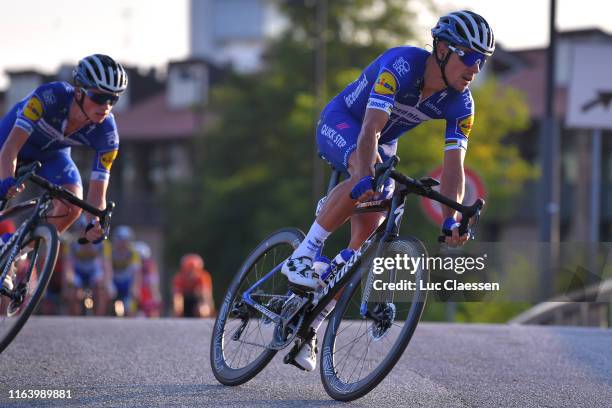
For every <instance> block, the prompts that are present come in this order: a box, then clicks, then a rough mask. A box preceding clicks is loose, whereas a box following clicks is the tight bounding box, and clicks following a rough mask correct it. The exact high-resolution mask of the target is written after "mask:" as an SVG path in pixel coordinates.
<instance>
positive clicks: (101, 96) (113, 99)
mask: <svg viewBox="0 0 612 408" xmlns="http://www.w3.org/2000/svg"><path fill="white" fill-rule="evenodd" d="M83 91H84V92H85V95H87V97H88V98H89V99H91V101H92V102H93V103H95V104H96V105H106V104H109V105H110V106H113V105H114V104H116V103H117V101H118V100H119V95H115V94H109V93H99V92H93V91H88V90H83Z"/></svg>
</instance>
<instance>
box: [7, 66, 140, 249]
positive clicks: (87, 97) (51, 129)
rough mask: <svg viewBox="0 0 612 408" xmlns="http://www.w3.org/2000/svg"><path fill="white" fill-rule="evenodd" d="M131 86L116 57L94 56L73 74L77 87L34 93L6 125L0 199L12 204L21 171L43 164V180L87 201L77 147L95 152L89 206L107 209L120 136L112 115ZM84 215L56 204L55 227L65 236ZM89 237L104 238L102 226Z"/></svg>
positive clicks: (95, 225) (93, 222)
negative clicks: (30, 164) (73, 154)
mask: <svg viewBox="0 0 612 408" xmlns="http://www.w3.org/2000/svg"><path fill="white" fill-rule="evenodd" d="M127 84H128V78H127V74H126V72H125V69H124V68H123V67H122V66H121V64H118V63H117V62H115V61H114V60H113V59H112V58H111V57H109V56H107V55H102V54H94V55H90V56H87V57H85V58H83V59H82V60H81V61H79V63H78V65H77V66H76V67H75V69H74V70H73V84H69V83H67V82H50V83H46V84H43V85H41V86H39V87H38V88H36V89H35V90H34V91H32V92H31V93H30V94H29V95H28V96H26V97H25V98H24V99H23V100H22V101H21V102H19V103H17V104H16V105H15V106H14V107H13V108H12V109H11V110H10V111H9V112H8V113H7V114H6V116H5V117H4V118H2V120H1V121H0V147H1V149H0V199H3V198H11V197H13V196H14V195H15V194H16V193H18V192H19V191H21V189H22V188H23V186H16V185H15V178H14V177H15V169H16V167H17V165H18V164H20V163H24V162H32V161H40V162H41V163H42V168H41V169H40V170H38V174H39V175H40V176H42V177H44V178H45V179H47V180H48V181H50V182H52V183H54V184H57V185H61V186H63V187H64V188H66V189H68V190H70V191H71V192H73V193H74V194H76V195H77V196H78V197H82V196H83V187H82V182H81V176H80V174H79V171H78V169H77V167H76V165H75V164H74V162H73V161H72V158H71V157H70V149H71V148H72V146H76V145H85V146H88V147H90V148H91V149H93V150H94V151H95V159H94V163H93V168H92V172H91V177H90V182H89V188H88V192H87V202H89V203H90V204H91V205H93V206H94V207H96V208H100V209H104V208H105V207H106V190H107V187H108V180H109V177H110V170H111V166H112V164H113V161H114V159H115V157H116V156H117V152H118V149H119V134H118V133H117V126H116V124H115V119H114V117H113V115H112V114H111V109H112V107H113V105H114V104H115V103H116V102H117V101H118V100H119V97H120V95H121V94H122V93H123V92H124V91H125V89H126V88H127ZM80 214H81V209H80V208H78V207H76V206H74V205H72V204H68V203H65V202H60V201H58V200H54V203H53V210H52V214H51V217H49V221H50V222H51V223H53V224H54V225H55V226H56V227H57V229H58V231H59V232H60V233H61V232H63V231H65V230H66V229H67V228H68V227H69V226H70V225H71V224H72V223H73V222H74V221H75V220H76V219H77V218H78V217H79V215H80ZM87 216H88V220H89V224H88V226H87V228H86V231H85V237H86V238H87V239H88V240H89V241H92V242H93V241H97V240H99V239H101V237H102V235H103V231H102V228H101V227H100V223H99V221H98V220H97V219H96V218H90V216H89V214H88V215H87Z"/></svg>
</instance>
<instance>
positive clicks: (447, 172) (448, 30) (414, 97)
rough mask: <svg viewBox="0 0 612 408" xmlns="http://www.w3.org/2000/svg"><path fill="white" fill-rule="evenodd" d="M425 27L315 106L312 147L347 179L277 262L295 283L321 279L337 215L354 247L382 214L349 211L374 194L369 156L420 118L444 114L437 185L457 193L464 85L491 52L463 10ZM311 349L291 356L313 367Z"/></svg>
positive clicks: (457, 196) (388, 149)
mask: <svg viewBox="0 0 612 408" xmlns="http://www.w3.org/2000/svg"><path fill="white" fill-rule="evenodd" d="M431 34H432V37H433V52H432V53H430V52H428V51H426V50H424V49H421V48H417V47H409V46H401V47H396V48H391V49H389V50H387V51H386V52H384V53H383V54H381V55H380V56H379V57H377V58H376V59H375V60H374V61H372V63H371V64H370V65H369V66H367V67H366V68H365V70H364V71H363V72H362V73H361V74H360V75H359V77H358V78H357V79H356V80H355V81H354V82H352V83H351V84H349V85H348V86H347V87H346V88H345V89H344V90H343V91H342V92H341V93H340V94H338V95H337V96H336V97H334V98H333V99H332V100H331V101H330V102H329V104H328V105H327V106H326V107H325V109H324V110H323V112H322V114H321V119H320V120H319V123H318V126H317V143H318V148H319V153H320V155H321V156H322V157H323V158H324V159H325V160H327V161H328V162H329V163H330V164H331V165H332V166H333V167H334V168H335V169H336V170H339V171H341V172H344V173H345V174H346V175H348V179H347V180H345V181H343V182H342V183H340V184H338V186H336V187H335V188H334V189H333V190H332V191H331V192H330V194H329V195H328V196H327V199H326V201H325V203H324V204H323V205H322V208H321V210H320V212H319V214H318V216H317V218H316V221H315V222H314V223H313V225H312V227H311V228H310V230H309V232H308V234H307V235H306V238H305V239H304V241H303V242H302V243H301V244H300V245H299V247H298V248H297V249H296V250H295V251H294V253H293V254H292V255H291V257H290V258H289V259H288V260H287V262H286V263H285V264H284V265H283V268H282V271H283V273H284V274H285V275H287V277H288V279H289V281H290V283H291V285H293V286H294V287H296V288H297V289H301V290H314V289H315V288H316V287H317V286H319V285H321V282H320V276H319V274H318V273H317V272H316V271H315V270H314V268H313V262H314V261H315V257H316V256H317V253H318V252H319V250H320V248H321V247H322V246H323V243H324V242H325V240H326V238H327V237H328V236H329V235H330V234H331V233H332V232H333V231H335V230H336V229H338V228H339V227H340V226H341V225H342V224H344V222H346V221H347V220H348V219H350V220H351V242H350V244H349V251H350V250H351V249H352V250H355V249H357V248H359V247H360V246H361V245H362V243H363V241H365V239H366V238H367V237H368V236H369V235H370V234H371V233H372V232H373V231H374V230H375V229H376V227H377V226H378V225H379V224H380V223H381V222H382V217H383V216H384V215H382V214H381V213H365V214H360V215H352V211H353V208H354V207H355V206H356V204H357V203H358V202H362V201H367V200H370V199H373V198H376V197H377V196H379V192H377V191H374V186H373V174H374V164H375V163H376V162H381V161H384V160H385V159H387V158H389V157H390V156H392V155H394V154H395V153H396V151H397V140H398V138H399V137H400V136H401V135H402V134H404V133H406V132H408V131H410V130H411V129H412V128H414V127H415V126H417V125H419V124H420V123H422V122H425V121H427V120H430V119H441V120H444V121H445V122H446V131H445V134H444V141H443V142H442V141H441V143H440V145H441V147H442V145H443V146H444V147H443V148H444V151H445V154H444V171H443V173H442V176H441V186H440V192H441V193H442V194H444V195H445V196H447V197H449V198H451V199H452V200H455V201H459V202H460V201H461V200H462V199H463V194H464V172H463V161H464V157H465V153H466V150H467V146H468V137H469V135H470V131H471V130H472V125H473V123H474V111H475V108H474V100H473V99H472V94H471V92H470V89H469V86H470V84H471V83H472V81H473V80H474V78H475V77H476V75H477V74H478V73H479V72H480V70H481V69H482V67H483V66H484V64H485V62H486V61H487V58H488V57H490V56H491V55H492V54H493V51H494V50H495V40H494V36H493V31H492V29H491V27H490V26H489V24H488V23H487V21H486V20H485V19H484V18H483V17H481V16H480V15H478V14H476V13H473V12H470V11H457V12H453V13H450V14H447V15H445V16H443V17H441V18H440V19H439V21H438V23H437V24H436V26H435V27H434V28H433V29H432V30H431ZM393 188H394V185H393V182H390V183H388V185H386V186H385V189H384V192H383V194H382V195H383V196H384V197H390V196H391V195H392V192H393ZM443 214H444V217H445V220H444V222H443V224H442V226H441V228H442V230H443V231H445V232H446V231H448V232H450V233H452V236H450V237H447V239H446V242H447V243H448V244H450V245H452V246H457V245H461V244H463V243H465V241H467V239H468V236H467V234H466V235H463V236H459V233H458V226H459V224H458V222H457V220H456V219H455V211H454V210H452V209H450V208H447V207H444V208H443ZM319 324H320V323H319ZM313 329H314V330H315V331H316V329H318V327H313ZM315 352H316V337H315V338H313V340H312V342H311V343H310V344H306V345H305V346H304V347H303V348H302V349H301V350H300V352H299V354H298V355H297V356H296V358H295V362H296V364H297V365H298V366H300V367H302V368H304V369H305V370H308V371H310V370H313V369H314V368H315V364H316V355H315Z"/></svg>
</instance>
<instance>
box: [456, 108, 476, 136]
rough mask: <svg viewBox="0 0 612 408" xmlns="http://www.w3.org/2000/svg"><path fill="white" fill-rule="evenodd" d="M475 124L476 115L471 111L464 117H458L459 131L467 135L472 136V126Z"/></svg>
mask: <svg viewBox="0 0 612 408" xmlns="http://www.w3.org/2000/svg"><path fill="white" fill-rule="evenodd" d="M473 125H474V115H472V114H471V113H470V114H469V115H467V116H464V117H463V118H458V119H457V133H458V134H462V135H463V136H465V137H469V136H470V132H471V131H472V126H473Z"/></svg>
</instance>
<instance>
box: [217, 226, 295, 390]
mask: <svg viewBox="0 0 612 408" xmlns="http://www.w3.org/2000/svg"><path fill="white" fill-rule="evenodd" d="M303 239H304V233H303V232H302V231H300V230H298V229H295V228H287V229H283V230H280V231H277V232H275V233H274V234H272V235H270V236H269V237H268V238H266V239H265V240H263V241H262V242H261V243H260V244H259V245H258V246H257V248H255V250H254V251H253V252H251V254H250V255H249V257H248V258H247V259H246V261H245V262H244V263H243V264H242V266H241V267H240V271H239V272H238V274H237V275H236V276H235V278H234V280H233V281H232V283H231V284H230V287H229V289H228V290H227V293H226V295H225V297H224V299H223V304H222V305H221V308H220V309H219V314H218V316H217V320H216V321H215V326H214V328H213V333H212V340H211V344H210V364H211V367H212V371H213V374H214V375H215V378H216V379H217V380H218V381H219V382H220V383H221V384H225V385H240V384H243V383H245V382H247V381H249V380H250V379H252V378H253V377H255V376H256V375H257V374H258V373H259V372H260V371H261V370H263V369H264V367H265V366H266V365H267V364H268V363H269V362H270V360H272V358H273V357H274V356H275V355H276V353H277V349H275V348H273V347H270V344H271V342H272V340H273V339H274V330H275V327H276V324H275V323H274V322H273V321H272V320H270V319H269V318H268V317H266V316H264V315H263V314H262V313H260V312H259V311H257V310H256V309H254V308H253V307H252V306H250V305H248V304H247V302H245V301H244V299H243V297H242V295H243V294H244V293H245V292H246V291H247V290H249V289H251V299H252V300H253V301H255V302H256V303H257V304H258V305H261V306H263V307H265V308H267V309H269V310H272V311H274V312H275V313H277V314H278V313H280V310H281V308H282V306H283V304H284V302H285V301H286V300H287V298H288V297H289V296H288V290H287V278H286V277H285V276H283V275H282V274H281V273H280V268H279V266H280V265H282V263H283V262H284V261H285V260H286V259H287V258H288V257H289V256H290V255H291V254H292V253H293V250H294V249H295V248H297V246H298V245H299V244H300V242H302V240H303ZM275 269H276V270H277V272H275V273H272V274H271V275H270V276H268V277H267V279H262V278H264V277H265V276H266V275H268V274H270V273H271V272H272V271H273V270H275ZM255 285H256V286H255Z"/></svg>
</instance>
